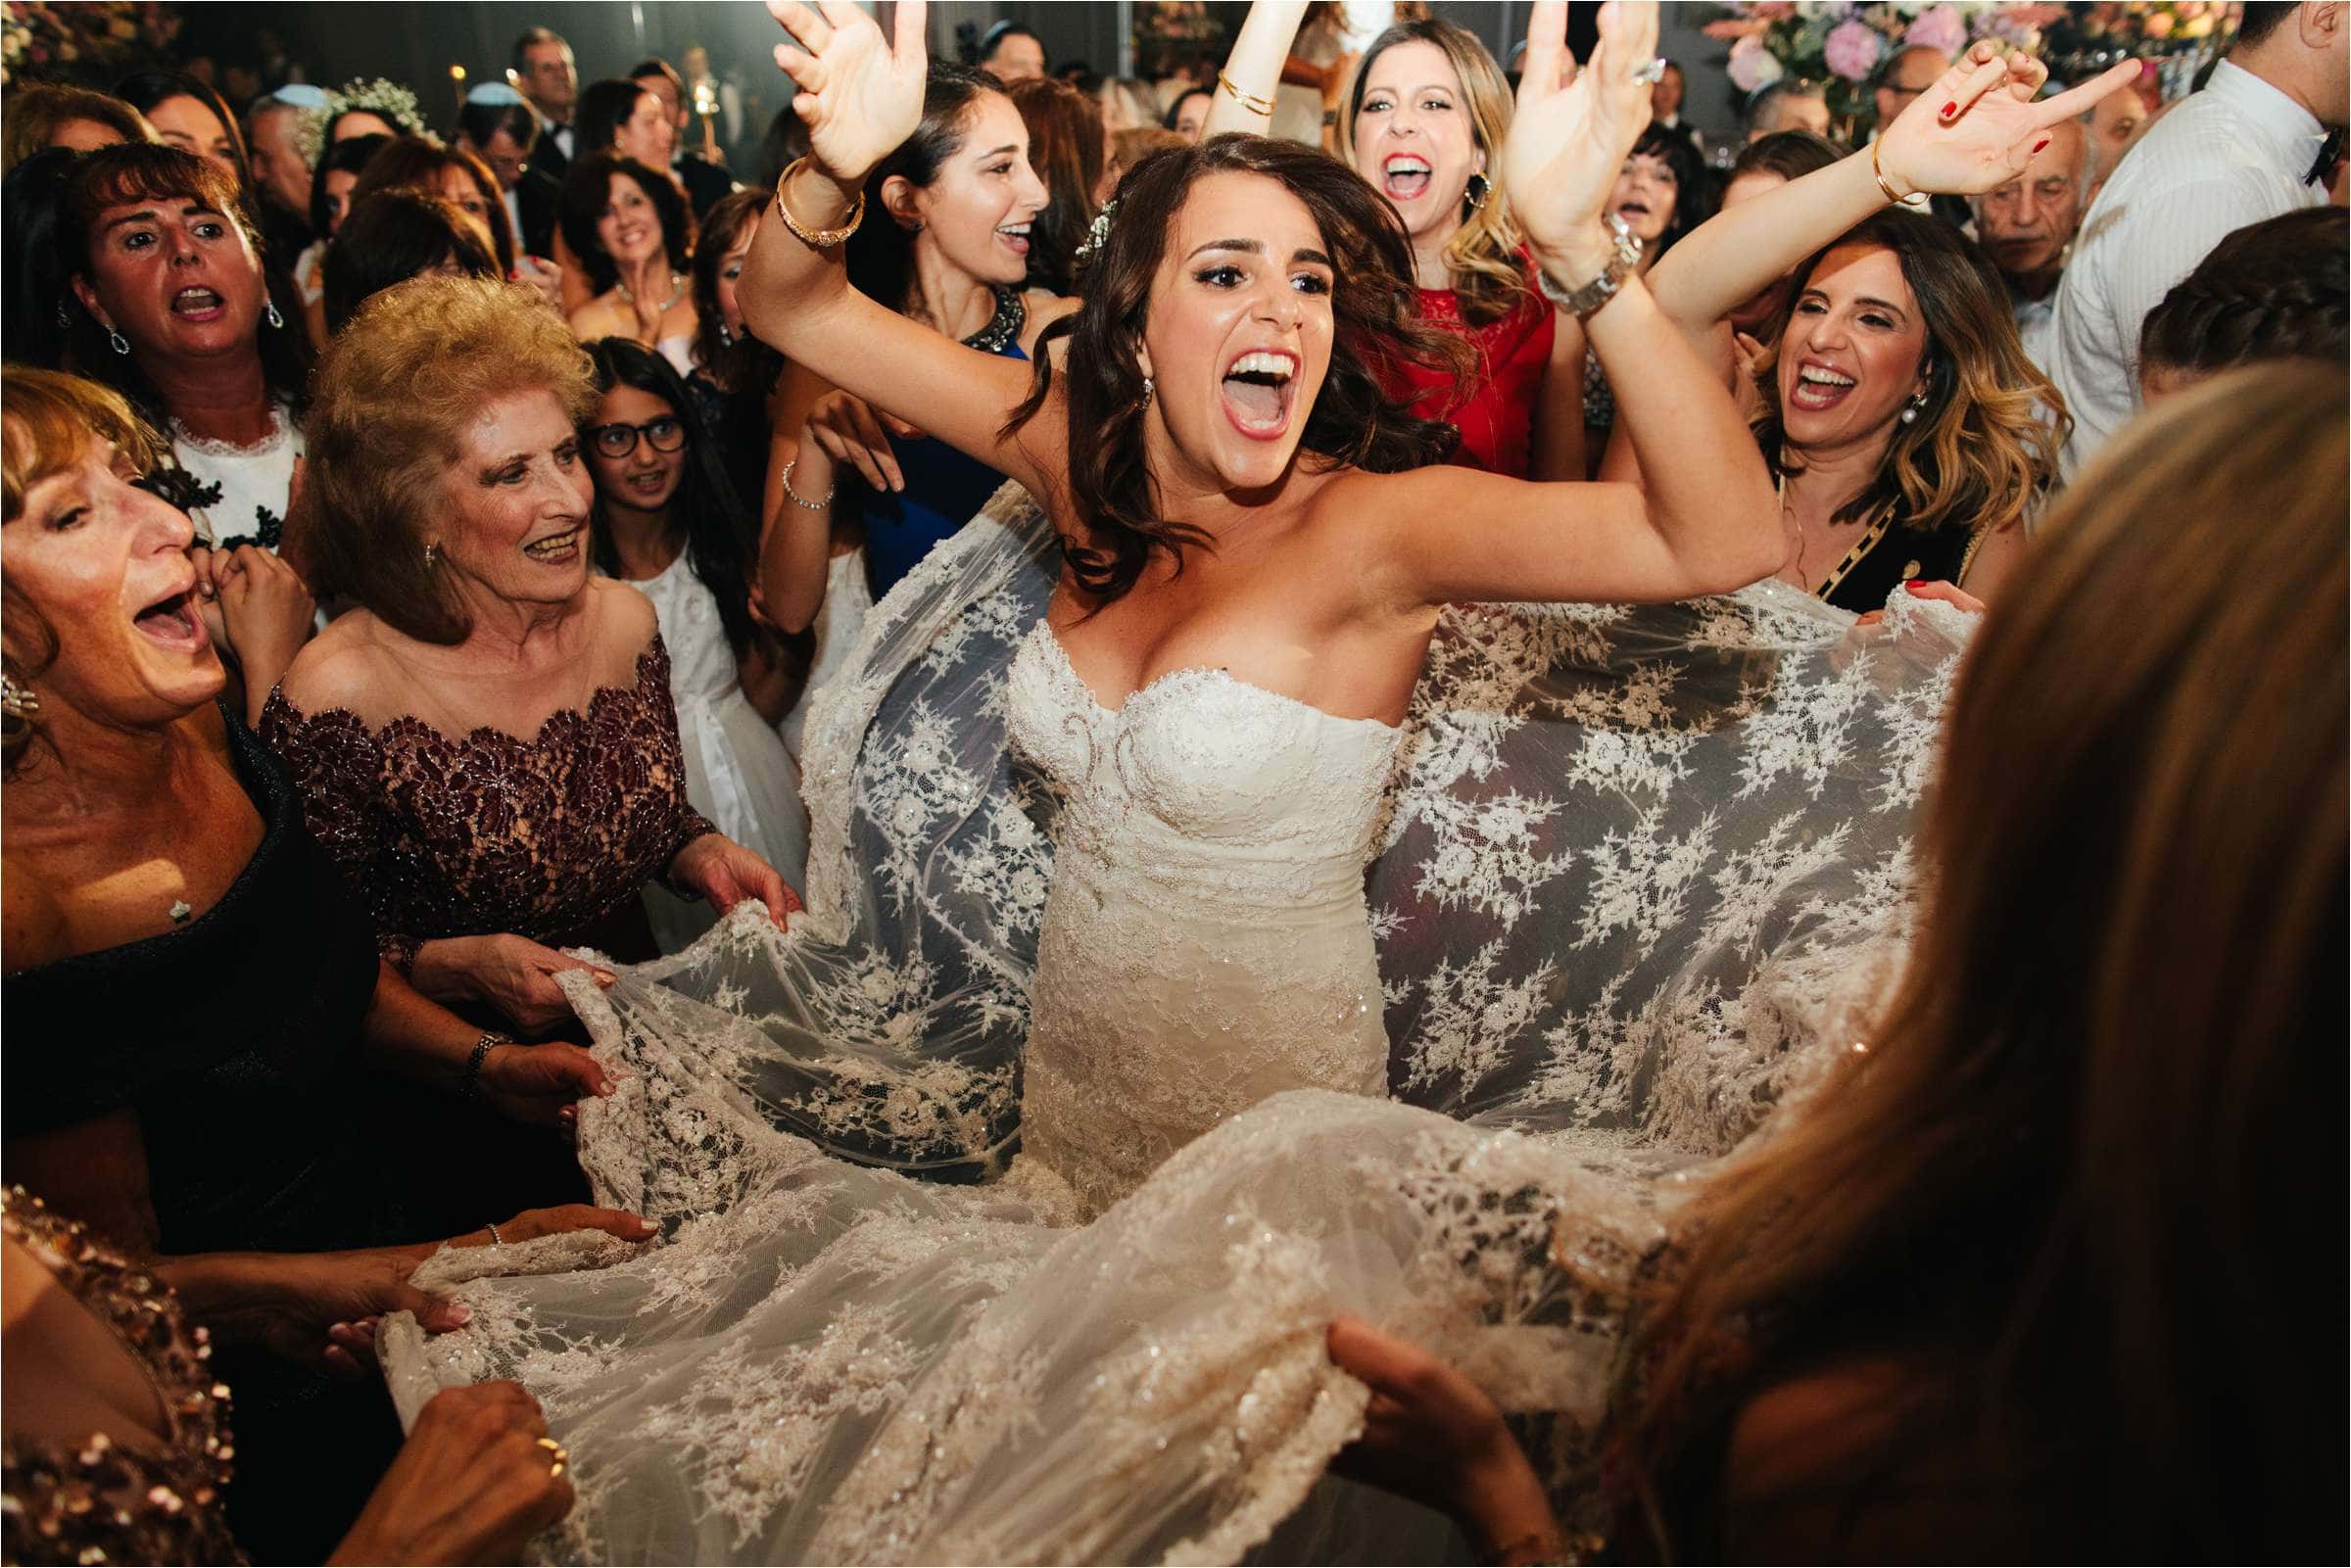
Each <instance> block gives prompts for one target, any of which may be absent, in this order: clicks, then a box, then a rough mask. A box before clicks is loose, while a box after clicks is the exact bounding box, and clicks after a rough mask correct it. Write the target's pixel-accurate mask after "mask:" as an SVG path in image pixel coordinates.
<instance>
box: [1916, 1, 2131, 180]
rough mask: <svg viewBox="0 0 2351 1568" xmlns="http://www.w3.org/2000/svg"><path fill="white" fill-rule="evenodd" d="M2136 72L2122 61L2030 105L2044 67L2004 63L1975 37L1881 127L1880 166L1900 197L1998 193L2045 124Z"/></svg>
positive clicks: (2023, 61)
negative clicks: (1918, 193)
mask: <svg viewBox="0 0 2351 1568" xmlns="http://www.w3.org/2000/svg"><path fill="white" fill-rule="evenodd" d="M2137 74H2138V62H2137V61H2135V60H2126V61H2124V62H2122V63H2121V64H2120V65H2117V66H2116V67H2114V68H2113V69H2112V70H2110V71H2107V72H2106V73H2105V74H2104V75H2101V76H2098V77H2096V78H2094V79H2092V80H2090V81H2087V82H2085V83H2083V84H2082V85H2081V86H2079V87H2076V88H2074V89H2073V90H2072V91H2071V92H2062V93H2059V94H2058V95H2057V96H2056V97H2054V98H2050V99H2046V100H2044V101H2042V102H2039V103H2035V102H2034V101H2033V95H2034V94H2035V93H2038V92H2039V91H2040V86H2041V83H2042V82H2044V81H2046V80H2047V79H2048V75H2049V69H2048V67H2046V66H2044V65H2042V64H2041V63H2040V62H2039V61H2038V60H2035V59H2032V58H2031V57H2030V56H2026V55H2016V56H2012V57H2009V58H2006V59H2003V58H2002V57H2001V54H2000V47H1999V45H1998V44H1996V43H1993V42H1992V41H1991V39H1989V38H1979V39H1977V40H1976V42H1975V43H1973V44H1972V45H1970V46H1969V47H1968V51H1967V53H1965V54H1964V55H1961V56H1960V57H1959V59H1958V60H1957V61H1956V62H1954V63H1953V65H1952V66H1951V69H1950V70H1948V71H1944V72H1943V75H1942V76H1941V77H1940V78H1938V79H1937V81H1936V83H1935V85H1934V86H1932V87H1930V88H1928V89H1927V90H1926V91H1925V92H1923V93H1921V94H1919V96H1918V97H1916V98H1914V99H1912V100H1911V101H1910V107H1909V108H1907V109H1905V110H1903V111H1902V112H1901V114H1900V115H1899V116H1897V117H1895V121H1894V123H1893V124H1891V125H1889V126H1887V127H1886V131H1885V134H1883V135H1882V136H1880V137H1879V138H1878V148H1877V153H1878V167H1879V169H1880V171H1881V172H1883V173H1884V174H1885V176H1886V178H1887V179H1888V180H1889V181H1891V182H1892V183H1893V185H1894V187H1895V190H1897V191H1900V192H1902V193H1903V194H1904V195H1908V194H1909V193H1910V192H1912V191H1930V192H1933V193H1935V194H1937V195H1955V196H1965V195H1974V194H1977V193H1979V192H1982V191H1989V190H1993V189H1996V188H1997V187H1999V186H2001V185H2005V184H2006V183H2007V182H2008V181H2010V180H2012V179H2014V178H2016V177H2017V176H2018V175H2019V174H2022V173H2023V172H2024V171H2025V166H2026V165H2027V164H2029V163H2031V162H2032V161H2033V154H2034V153H2035V151H2037V150H2038V149H2039V147H2040V146H2041V145H2042V144H2043V143H2044V141H2045V140H2046V137H2047V133H2048V129H2049V127H2050V126H2051V125H2054V124H2056V123H2058V122H2059V121H2060V120H2066V119H2075V118H2077V117H2079V116H2081V115H2083V114H2086V113H2087V112H2088V110H2089V107H2090V106H2091V105H2092V104H2095V103H2096V102H2097V101H2098V100H2099V99H2101V98H2104V97H2105V96H2106V95H2107V94H2109V93H2112V92H2117V91H2120V90H2121V89H2122V88H2123V87H2125V86H2127V85H2128V84H2129V83H2130V82H2132V81H2133V80H2135V79H2136V77H2137Z"/></svg>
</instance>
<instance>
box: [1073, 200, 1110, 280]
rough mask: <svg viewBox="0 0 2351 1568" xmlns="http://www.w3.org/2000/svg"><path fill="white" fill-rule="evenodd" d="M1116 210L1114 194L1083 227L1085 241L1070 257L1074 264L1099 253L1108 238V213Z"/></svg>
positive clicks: (1083, 263)
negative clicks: (1076, 252) (1075, 254)
mask: <svg viewBox="0 0 2351 1568" xmlns="http://www.w3.org/2000/svg"><path fill="white" fill-rule="evenodd" d="M1118 210H1119V199H1118V198H1117V197H1115V196H1114V197H1112V198H1111V199H1110V200H1109V201H1107V202H1104V203H1103V204H1102V211H1100V212H1099V213H1096V214H1094V220H1093V221H1092V222H1091V223H1088V224H1087V225H1086V227H1085V243H1084V244H1082V245H1080V246H1079V247H1078V254H1077V256H1076V257H1075V258H1073V259H1072V260H1073V261H1074V262H1075V264H1077V265H1079V266H1084V265H1085V264H1086V263H1087V262H1089V261H1092V260H1093V259H1094V258H1095V256H1097V255H1098V254H1100V252H1101V250H1102V247H1103V246H1104V245H1105V244H1106V243H1108V242H1109V239H1110V214H1113V213H1115V212H1117V211H1118Z"/></svg>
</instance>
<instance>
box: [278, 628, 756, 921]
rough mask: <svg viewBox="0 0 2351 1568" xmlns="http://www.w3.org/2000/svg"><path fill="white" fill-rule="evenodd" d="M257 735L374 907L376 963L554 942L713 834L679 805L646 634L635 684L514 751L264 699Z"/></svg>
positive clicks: (671, 723)
mask: <svg viewBox="0 0 2351 1568" xmlns="http://www.w3.org/2000/svg"><path fill="white" fill-rule="evenodd" d="M262 736H263V738H264V739H265V740H267V741H268V742H269V744H270V745H272V746H273V747H275V748H276V750H277V753H278V755H279V756H281V757H283V758H284V759H285V762H286V766H287V767H288V769H290V770H291V771H292V773H293V775H294V779H295V782H296V783H297V784H299V785H300V787H301V789H302V794H303V799H304V803H305V811H306V815H307V816H308V818H309V820H310V824H311V829H312V832H313V833H315V834H316V835H317V838H318V841H319V842H320V843H322V844H324V845H325V846H326V848H327V852H328V853H329V854H331V855H333V856H334V858H335V859H336V860H337V861H338V862H339V863H340V864H341V865H342V867H343V870H344V872H345V874H346V875H347V876H348V877H349V878H350V879H351V880H352V882H353V884H354V885H355V886H356V887H357V888H358V889H359V891H360V896H361V897H362V898H363V899H364V900H365V901H366V903H367V905H368V907H369V908H370V909H371V910H373V912H374V914H375V920H376V927H377V929H378V931H379V932H380V933H382V934H381V935H380V937H379V940H378V946H379V948H380V949H381V951H382V952H383V954H384V957H385V958H387V959H388V960H390V961H391V962H393V963H394V964H396V965H401V966H403V967H405V966H406V965H407V964H408V963H411V962H413V960H414V957H415V944H416V943H417V942H422V941H431V940H434V939H436V938H440V937H447V936H475V935H487V934H490V933H493V932H498V931H517V932H520V933H521V934H522V935H524V936H528V937H530V938H531V939H532V940H534V941H543V942H545V941H553V940H555V939H558V938H561V937H563V936H564V935H566V934H567V933H570V932H573V931H576V930H578V929H580V928H581V927H587V926H590V925H592V924H594V923H595V922H597V921H599V920H600V919H602V918H603V917H604V916H606V915H607V914H609V913H610V912H612V911H613V910H614V909H616V908H618V907H619V906H620V905H621V904H623V903H625V902H626V901H628V900H630V899H633V898H635V897H636V896H637V894H638V892H639V890H640V889H642V888H643V887H644V886H645V884H646V883H647V882H648V881H650V880H652V879H655V878H656V877H658V876H660V875H661V873H662V872H663V870H664V869H665V868H666V867H667V866H668V864H669V861H670V857H672V856H673V855H675V854H676V853H677V852H678V850H679V849H680V848H682V847H683V846H684V845H685V844H686V843H688V842H689V841H690V840H692V839H694V838H696V837H699V836H700V835H701V834H703V833H706V832H713V831H714V830H713V829H712V828H711V826H710V824H709V823H708V822H707V821H705V820H703V818H702V817H701V816H700V814H698V813H697V812H696V811H695V810H694V808H693V807H691V806H689V805H688V804H687V803H686V767H685V761H684V757H683V754H682V752H681V750H680V746H679V742H678V717H677V709H676V708H675V706H673V704H672V702H671V699H670V692H669V650H668V649H667V648H665V647H664V646H663V645H662V643H661V640H660V638H659V637H657V636H656V637H655V638H654V639H653V641H652V642H651V644H650V645H649V646H648V647H647V649H646V650H645V652H644V653H643V654H641V655H640V656H639V657H638V660H637V680H636V684H635V685H633V686H629V687H605V688H603V689H600V690H599V691H598V692H597V693H596V695H595V696H594V697H592V698H591V699H590V700H589V703H588V706H587V708H586V709H585V710H581V709H578V708H567V709H565V710H563V711H562V712H560V713H556V714H554V715H553V716H552V717H551V718H549V719H548V721H547V723H546V724H544V725H542V726H541V727H540V729H539V733H538V734H537V735H536V736H533V737H532V738H531V739H529V740H521V739H517V738H516V737H515V736H510V735H507V734H505V733H504V731H501V730H493V729H489V728H483V729H478V730H475V731H473V732H472V733H471V734H469V735H465V736H455V737H453V736H445V735H443V734H442V733H441V732H440V731H439V730H436V729H434V728H433V727H432V726H431V725H429V724H427V723H425V722H424V721H423V720H422V719H416V718H402V719H395V720H393V721H392V722H391V723H390V724H387V725H385V726H384V727H383V728H382V729H380V730H370V729H369V728H368V727H367V725H366V723H365V722H364V721H362V720H361V719H360V716H359V715H358V714H356V713H353V712H351V711H350V710H349V709H347V708H330V709H327V710H326V711H324V712H321V713H316V714H310V715H305V714H303V713H301V712H298V711H297V710H296V709H295V708H294V706H293V705H292V704H291V703H289V702H288V701H287V700H286V696H285V692H284V691H283V690H282V689H281V690H277V691H272V692H271V693H270V694H269V703H268V706H267V707H266V708H265V709H264V711H263V714H262Z"/></svg>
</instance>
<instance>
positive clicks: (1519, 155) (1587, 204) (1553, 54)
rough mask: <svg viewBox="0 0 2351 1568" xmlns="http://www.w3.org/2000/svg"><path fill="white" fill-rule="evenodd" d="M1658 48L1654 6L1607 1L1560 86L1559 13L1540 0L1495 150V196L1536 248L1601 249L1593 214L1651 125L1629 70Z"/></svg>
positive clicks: (1645, 86)
mask: <svg viewBox="0 0 2351 1568" xmlns="http://www.w3.org/2000/svg"><path fill="white" fill-rule="evenodd" d="M1656 48H1657V8H1656V5H1655V0H1608V4H1607V5H1604V6H1602V7H1601V8H1600V45H1599V47H1598V48H1596V49H1594V50H1593V52H1592V59H1591V61H1590V62H1589V63H1588V64H1587V65H1586V66H1585V67H1584V69H1583V70H1582V71H1576V72H1575V73H1574V79H1573V80H1571V81H1566V82H1564V83H1562V82H1561V79H1560V78H1561V76H1562V74H1563V72H1562V71H1561V69H1560V67H1561V63H1562V61H1563V60H1564V59H1565V58H1566V54H1567V7H1566V6H1565V5H1564V4H1561V3H1559V0H1538V3H1537V4H1536V6H1535V8H1534V14H1533V16H1532V17H1531V18H1530V19H1529V20H1528V23H1527V32H1526V62H1525V71H1524V73H1523V74H1522V75H1521V77H1520V80H1519V87H1518V108H1517V112H1516V113H1515V115H1514V116H1513V117H1512V118H1511V134H1510V138H1509V140H1507V141H1505V142H1504V143H1503V148H1502V185H1503V189H1504V190H1505V191H1506V192H1507V193H1508V194H1509V196H1510V199H1511V212H1512V213H1513V214H1516V216H1517V218H1518V222H1519V225H1520V226H1521V227H1523V228H1524V229H1525V230H1526V236H1527V238H1528V239H1529V240H1530V241H1532V242H1533V243H1534V245H1535V247H1536V248H1537V249H1538V250H1544V249H1558V248H1561V247H1565V246H1570V245H1573V246H1581V247H1586V248H1589V247H1591V246H1594V245H1597V244H1601V243H1604V241H1603V239H1602V236H1601V234H1600V231H1599V223H1600V216H1601V214H1602V213H1603V212H1604V211H1606V209H1607V202H1608V196H1609V193H1610V192H1612V191H1613V190H1614V189H1615V188H1616V176H1617V175H1618V174H1619V173H1621V172H1622V171H1623V168H1624V160H1625V156H1626V155H1627V154H1628V153H1630V152H1631V151H1632V150H1633V143H1634V142H1636V141H1638V140H1640V139H1641V131H1642V128H1643V127H1644V126H1646V125H1647V124H1648V123H1649V119H1650V112H1649V93H1650V84H1649V83H1648V82H1646V81H1641V80H1636V79H1635V77H1634V73H1635V72H1636V71H1640V70H1641V69H1642V68H1643V67H1644V66H1646V65H1648V64H1649V62H1650V61H1651V59H1652V58H1654V57H1655V54H1656ZM1578 281H1581V280H1580V279H1579V280H1578Z"/></svg>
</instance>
